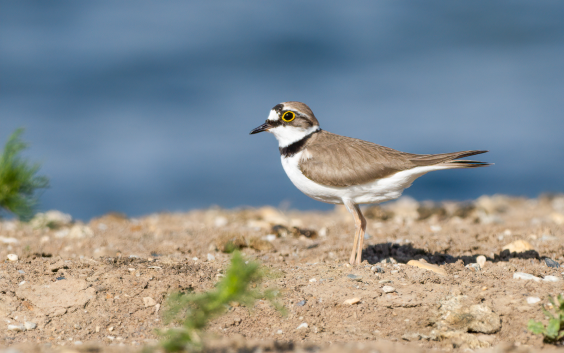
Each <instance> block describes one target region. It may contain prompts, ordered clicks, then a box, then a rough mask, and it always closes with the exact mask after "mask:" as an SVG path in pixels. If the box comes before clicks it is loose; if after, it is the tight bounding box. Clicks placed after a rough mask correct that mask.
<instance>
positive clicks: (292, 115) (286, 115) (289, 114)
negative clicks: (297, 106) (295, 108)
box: [282, 112, 296, 123]
mask: <svg viewBox="0 0 564 353" xmlns="http://www.w3.org/2000/svg"><path fill="white" fill-rule="evenodd" d="M295 118H296V114H295V113H294V112H286V113H284V114H282V120H284V121H285V122H287V123H289V122H290V121H292V120H294V119H295Z"/></svg>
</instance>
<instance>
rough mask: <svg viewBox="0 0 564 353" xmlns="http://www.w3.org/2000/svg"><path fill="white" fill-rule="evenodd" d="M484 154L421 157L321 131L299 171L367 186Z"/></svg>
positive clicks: (331, 182)
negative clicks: (415, 169)
mask: <svg viewBox="0 0 564 353" xmlns="http://www.w3.org/2000/svg"><path fill="white" fill-rule="evenodd" d="M483 152H485V151H464V152H454V153H444V154H436V155H420V154H413V153H405V152H400V151H396V150H394V149H392V148H388V147H384V146H380V145H377V144H375V143H372V142H368V141H363V140H359V139H355V138H351V137H346V136H340V135H335V134H332V133H330V132H327V131H320V132H319V133H316V134H314V135H313V136H312V138H310V139H309V141H308V142H307V143H306V146H305V149H304V153H303V154H302V157H301V160H300V164H299V168H300V170H301V171H302V173H303V174H304V175H305V176H306V177H307V178H309V179H311V180H313V181H315V182H316V183H319V184H322V185H327V186H337V187H345V186H350V185H356V184H364V183H368V182H370V181H373V180H376V179H380V178H384V177H387V176H389V175H392V174H394V173H397V172H399V171H402V170H406V169H411V168H415V167H419V166H426V165H434V164H439V163H445V162H449V161H452V160H454V159H456V158H462V157H467V156H471V155H474V154H478V153H483Z"/></svg>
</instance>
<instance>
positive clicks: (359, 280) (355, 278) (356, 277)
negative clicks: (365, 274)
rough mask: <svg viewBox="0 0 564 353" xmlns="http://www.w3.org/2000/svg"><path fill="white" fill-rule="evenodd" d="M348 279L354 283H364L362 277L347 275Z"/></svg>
mask: <svg viewBox="0 0 564 353" xmlns="http://www.w3.org/2000/svg"><path fill="white" fill-rule="evenodd" d="M347 277H348V278H349V279H351V280H353V281H357V282H362V276H357V275H353V274H352V273H351V274H349V275H347Z"/></svg>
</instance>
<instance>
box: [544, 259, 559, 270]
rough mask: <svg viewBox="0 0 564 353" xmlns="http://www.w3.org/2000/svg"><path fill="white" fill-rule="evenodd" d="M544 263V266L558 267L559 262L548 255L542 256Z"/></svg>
mask: <svg viewBox="0 0 564 353" xmlns="http://www.w3.org/2000/svg"><path fill="white" fill-rule="evenodd" d="M544 263H545V264H546V266H548V267H551V268H559V267H560V264H559V263H558V262H556V261H554V260H553V259H550V258H548V257H545V258H544Z"/></svg>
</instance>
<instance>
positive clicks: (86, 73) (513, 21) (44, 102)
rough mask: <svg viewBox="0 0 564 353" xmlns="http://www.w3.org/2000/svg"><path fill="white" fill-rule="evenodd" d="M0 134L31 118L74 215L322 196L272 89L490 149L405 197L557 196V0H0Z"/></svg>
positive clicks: (455, 146) (362, 129)
mask: <svg viewBox="0 0 564 353" xmlns="http://www.w3.org/2000/svg"><path fill="white" fill-rule="evenodd" d="M0 8H1V11H0V142H2V143H3V142H4V141H5V140H6V138H7V136H8V135H9V134H10V133H11V132H12V131H13V130H14V129H15V128H17V127H20V126H24V127H26V128H27V130H26V133H25V135H24V138H25V139H26V140H27V141H29V142H30V143H31V148H30V149H29V150H28V152H27V156H28V157H29V158H30V159H32V160H36V161H40V162H42V164H43V167H42V170H41V171H42V172H43V173H44V174H46V175H48V176H49V177H50V178H51V188H50V189H49V190H47V191H46V192H45V193H44V194H43V196H42V198H41V201H42V203H41V209H52V208H55V209H60V210H62V211H64V212H68V213H71V214H72V215H73V216H74V217H77V218H80V219H89V218H91V217H94V216H97V215H101V214H104V213H106V212H109V211H118V212H124V213H127V214H128V215H131V216H138V215H143V214H148V213H151V212H158V211H179V210H189V209H193V208H203V207H209V206H211V205H220V206H222V207H236V206H242V205H251V206H258V205H265V204H271V205H275V206H277V205H286V206H288V205H289V207H291V208H299V209H311V208H316V209H327V208H328V207H330V206H327V205H325V204H322V203H319V202H317V201H314V200H311V199H309V198H308V197H307V196H305V195H303V194H301V193H300V192H299V191H298V190H297V189H296V188H295V187H294V186H293V185H292V184H291V182H290V181H289V180H288V178H287V177H286V175H285V173H284V171H283V170H282V167H281V165H280V160H279V153H278V148H277V143H276V141H275V139H274V137H273V136H272V135H270V134H266V133H263V134H259V135H253V136H249V135H248V133H249V131H250V130H251V129H252V128H254V127H256V126H258V125H260V124H261V123H263V122H264V120H265V119H266V117H267V115H268V112H269V110H270V108H272V107H273V106H274V105H275V104H277V103H279V102H282V101H287V100H298V101H303V102H305V103H307V104H308V105H310V107H311V108H312V109H313V111H314V112H315V114H316V116H317V117H318V119H319V121H320V123H321V126H322V128H324V129H326V130H328V131H331V132H334V133H338V134H342V135H347V136H353V137H357V138H361V139H366V140H369V141H373V142H376V143H379V144H382V145H385V146H389V147H392V148H396V149H399V150H403V151H408V152H414V153H438V152H451V151H456V150H466V149H489V150H490V151H491V152H490V153H488V154H486V155H483V156H480V159H482V160H485V161H489V162H495V163H496V164H495V166H493V167H490V168H479V169H475V170H454V171H441V172H435V173H431V174H428V175H426V176H424V177H422V178H420V179H418V180H417V181H416V182H415V183H414V185H413V186H412V187H411V188H410V189H407V190H406V192H405V194H408V195H411V196H413V197H415V198H418V199H458V200H460V199H470V198H475V197H478V196H480V195H482V194H493V193H507V194H513V195H524V196H536V195H538V194H539V193H542V192H563V191H564V60H563V58H564V21H563V20H562V19H563V18H564V2H562V1H561V0H554V1H518V0H507V1H499V0H488V1H464V2H462V1H457V2H454V1H447V0H444V1H430V0H427V1H425V2H422V1H383V0H380V1H357V2H346V3H345V2H337V1H311V2H303V1H274V2H273V1H269V2H265V1H245V2H239V1H214V2H188V1H167V2H157V1H140V0H138V1H135V2H130V1H115V0H111V1H96V2H86V1H49V2H47V1H23V0H18V1H0Z"/></svg>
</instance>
